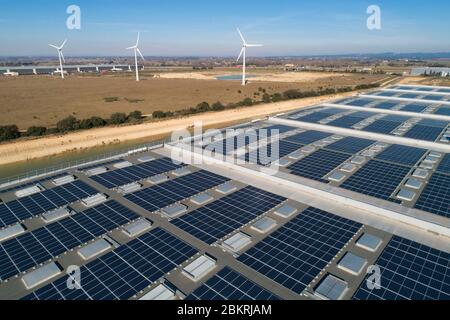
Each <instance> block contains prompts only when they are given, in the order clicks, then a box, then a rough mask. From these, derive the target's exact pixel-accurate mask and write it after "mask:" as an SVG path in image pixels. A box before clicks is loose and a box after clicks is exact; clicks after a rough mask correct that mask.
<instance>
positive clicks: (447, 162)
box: [437, 154, 450, 174]
mask: <svg viewBox="0 0 450 320" xmlns="http://www.w3.org/2000/svg"><path fill="white" fill-rule="evenodd" d="M437 170H438V171H439V172H443V173H447V174H450V154H446V155H445V156H444V158H443V159H442V161H441V163H440V164H439V167H438V168H437Z"/></svg>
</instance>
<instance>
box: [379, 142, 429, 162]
mask: <svg viewBox="0 0 450 320" xmlns="http://www.w3.org/2000/svg"><path fill="white" fill-rule="evenodd" d="M426 152H427V150H425V149H420V148H414V147H407V146H401V145H392V146H390V147H389V148H387V149H386V150H385V151H383V152H382V153H380V154H379V155H377V156H376V159H377V160H384V161H389V162H394V163H399V164H403V165H407V166H414V165H416V164H417V162H418V161H419V160H420V159H421V158H422V157H423V156H424V155H425V153H426Z"/></svg>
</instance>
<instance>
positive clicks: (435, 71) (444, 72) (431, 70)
mask: <svg viewBox="0 0 450 320" xmlns="http://www.w3.org/2000/svg"><path fill="white" fill-rule="evenodd" d="M449 74H450V68H437V67H436V68H435V67H421V68H413V69H412V70H411V75H412V76H423V75H426V76H430V75H435V76H442V77H448V75H449Z"/></svg>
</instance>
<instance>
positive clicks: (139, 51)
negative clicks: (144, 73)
mask: <svg viewBox="0 0 450 320" xmlns="http://www.w3.org/2000/svg"><path fill="white" fill-rule="evenodd" d="M136 50H137V52H138V53H139V55H140V56H141V58H142V60H144V61H145V58H144V56H143V55H142V52H141V50H139V48H136Z"/></svg>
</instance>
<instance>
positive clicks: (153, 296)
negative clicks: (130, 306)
mask: <svg viewBox="0 0 450 320" xmlns="http://www.w3.org/2000/svg"><path fill="white" fill-rule="evenodd" d="M175 298H176V295H175V292H173V291H172V290H170V289H169V288H168V287H166V286H165V285H164V284H160V285H158V286H157V287H156V288H154V289H152V290H150V292H148V293H147V294H145V295H144V296H142V298H140V299H139V300H145V301H149V300H154V301H155V300H159V301H164V300H174V299H175Z"/></svg>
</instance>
